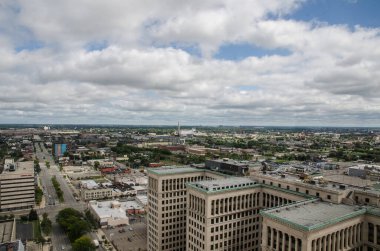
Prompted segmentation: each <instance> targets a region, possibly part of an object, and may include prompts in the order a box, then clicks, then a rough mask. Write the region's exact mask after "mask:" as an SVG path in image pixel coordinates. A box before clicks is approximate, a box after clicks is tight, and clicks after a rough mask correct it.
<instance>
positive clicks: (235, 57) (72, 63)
mask: <svg viewBox="0 0 380 251" xmlns="http://www.w3.org/2000/svg"><path fill="white" fill-rule="evenodd" d="M379 13H380V1H379V0H209V1H204V0H191V1H187V0H186V1H183V0H160V1H157V0H138V1H136V0H130V1H129V0H65V1H51V0H0V123H71V124H73V123H94V124H147V125H149V124H154V125H157V124H164V125H170V124H173V125H175V124H176V123H177V121H181V124H187V125H289V126H301V125H316V126H380V16H379Z"/></svg>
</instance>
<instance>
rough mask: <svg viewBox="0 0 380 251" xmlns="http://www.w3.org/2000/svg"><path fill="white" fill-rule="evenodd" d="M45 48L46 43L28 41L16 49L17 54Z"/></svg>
mask: <svg viewBox="0 0 380 251" xmlns="http://www.w3.org/2000/svg"><path fill="white" fill-rule="evenodd" d="M43 47H44V43H43V42H41V41H38V40H30V41H26V42H25V43H22V44H20V45H18V46H16V47H15V50H16V52H20V51H35V50H38V49H41V48H43Z"/></svg>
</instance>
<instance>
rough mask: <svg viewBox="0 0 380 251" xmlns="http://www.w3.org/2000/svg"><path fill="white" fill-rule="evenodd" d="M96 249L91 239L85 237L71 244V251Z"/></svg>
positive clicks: (92, 250)
mask: <svg viewBox="0 0 380 251" xmlns="http://www.w3.org/2000/svg"><path fill="white" fill-rule="evenodd" d="M94 250H96V247H95V245H94V243H92V241H91V239H90V238H89V237H87V236H82V237H80V238H78V239H76V240H75V241H74V243H73V251H94Z"/></svg>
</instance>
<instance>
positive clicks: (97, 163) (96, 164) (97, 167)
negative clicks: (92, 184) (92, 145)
mask: <svg viewBox="0 0 380 251" xmlns="http://www.w3.org/2000/svg"><path fill="white" fill-rule="evenodd" d="M99 166H100V163H99V161H95V162H94V168H95V170H98V169H99Z"/></svg>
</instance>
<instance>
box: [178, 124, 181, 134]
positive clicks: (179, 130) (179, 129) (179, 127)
mask: <svg viewBox="0 0 380 251" xmlns="http://www.w3.org/2000/svg"><path fill="white" fill-rule="evenodd" d="M178 137H181V126H180V125H179V121H178Z"/></svg>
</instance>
